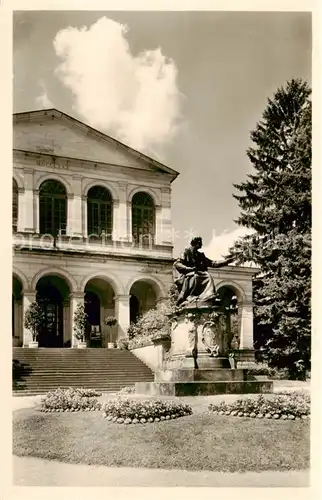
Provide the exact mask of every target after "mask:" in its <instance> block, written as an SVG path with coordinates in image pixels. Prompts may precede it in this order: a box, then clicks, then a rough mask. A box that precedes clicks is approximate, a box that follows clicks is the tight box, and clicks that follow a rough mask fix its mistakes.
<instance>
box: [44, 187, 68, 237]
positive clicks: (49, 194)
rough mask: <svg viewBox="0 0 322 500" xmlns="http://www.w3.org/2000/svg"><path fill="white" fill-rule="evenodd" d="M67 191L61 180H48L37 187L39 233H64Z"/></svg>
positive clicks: (53, 234)
mask: <svg viewBox="0 0 322 500" xmlns="http://www.w3.org/2000/svg"><path fill="white" fill-rule="evenodd" d="M66 226H67V193H66V189H65V187H64V186H63V184H62V183H61V182H58V181H55V180H48V181H45V182H43V183H42V184H41V186H40V189H39V227H40V233H41V234H51V235H52V236H58V235H59V234H66Z"/></svg>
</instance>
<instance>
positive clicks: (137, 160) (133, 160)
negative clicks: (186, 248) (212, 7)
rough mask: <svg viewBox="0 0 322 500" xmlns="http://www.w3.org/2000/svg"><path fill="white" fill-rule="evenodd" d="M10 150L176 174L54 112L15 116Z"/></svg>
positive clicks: (85, 126)
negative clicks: (11, 148)
mask: <svg viewBox="0 0 322 500" xmlns="http://www.w3.org/2000/svg"><path fill="white" fill-rule="evenodd" d="M13 148H14V149H15V150H20V151H29V152H34V153H43V154H49V155H53V156H59V157H66V158H75V159H81V160H85V161H91V162H97V163H105V164H107V165H116V166H123V167H129V168H134V169H140V170H147V171H154V172H156V171H157V172H162V173H164V174H168V175H169V176H170V177H172V179H171V180H174V179H175V178H176V177H177V175H178V173H177V172H176V171H175V170H172V169H171V168H169V167H166V166H165V165H163V164H161V163H159V162H158V161H156V160H153V159H152V158H149V157H148V156H146V155H144V154H142V153H140V152H138V151H135V150H134V149H132V148H130V147H128V146H126V145H125V144H122V143H121V142H119V141H117V140H115V139H113V138H112V137H110V136H108V135H106V134H103V133H102V132H99V131H97V130H95V129H93V128H91V127H89V126H88V125H86V124H84V123H82V122H80V121H79V120H76V119H75V118H73V117H71V116H69V115H67V114H65V113H62V112H60V111H58V110H56V109H50V110H40V111H31V112H28V113H16V114H15V115H14V121H13Z"/></svg>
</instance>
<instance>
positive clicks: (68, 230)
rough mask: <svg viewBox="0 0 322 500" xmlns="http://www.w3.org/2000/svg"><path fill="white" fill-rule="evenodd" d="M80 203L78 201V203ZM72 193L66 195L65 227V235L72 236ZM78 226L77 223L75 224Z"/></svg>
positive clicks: (73, 223)
mask: <svg viewBox="0 0 322 500" xmlns="http://www.w3.org/2000/svg"><path fill="white" fill-rule="evenodd" d="M79 204H80V203H79ZM74 225H75V221H74V195H73V194H68V195H67V227H66V235H67V236H72V235H73V234H74ZM76 227H77V228H78V225H76Z"/></svg>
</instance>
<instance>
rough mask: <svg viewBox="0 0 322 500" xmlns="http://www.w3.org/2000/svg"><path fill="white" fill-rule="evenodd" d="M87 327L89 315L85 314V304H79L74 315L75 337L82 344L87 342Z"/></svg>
mask: <svg viewBox="0 0 322 500" xmlns="http://www.w3.org/2000/svg"><path fill="white" fill-rule="evenodd" d="M86 326H87V314H86V312H85V307H84V305H83V304H77V307H76V311H75V313H74V331H75V337H76V338H77V340H80V341H81V342H84V341H85V337H86Z"/></svg>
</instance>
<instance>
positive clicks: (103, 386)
mask: <svg viewBox="0 0 322 500" xmlns="http://www.w3.org/2000/svg"><path fill="white" fill-rule="evenodd" d="M12 360H13V384H12V386H13V393H14V394H15V395H34V394H44V393H46V392H48V391H49V390H51V389H56V388H58V387H61V388H68V387H84V388H89V389H97V390H99V391H102V392H116V391H119V390H120V389H121V388H122V387H125V386H129V385H134V384H135V382H152V381H153V380H154V376H153V373H152V371H151V370H150V368H148V367H147V366H146V365H145V364H144V363H143V362H142V361H140V360H139V359H138V358H136V357H135V356H134V354H132V353H131V352H129V351H126V350H119V349H94V348H92V349H91V348H87V349H71V348H64V349H50V348H46V349H44V348H38V349H28V348H22V347H14V348H13V356H12Z"/></svg>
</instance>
